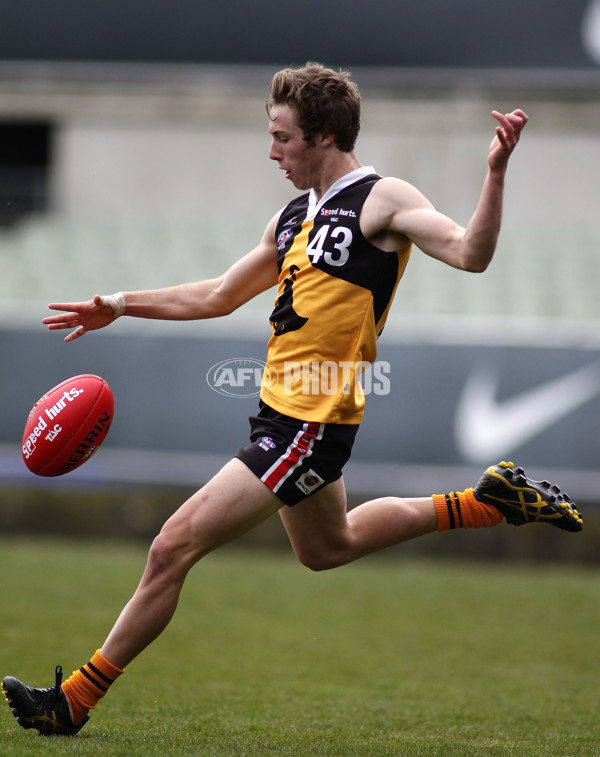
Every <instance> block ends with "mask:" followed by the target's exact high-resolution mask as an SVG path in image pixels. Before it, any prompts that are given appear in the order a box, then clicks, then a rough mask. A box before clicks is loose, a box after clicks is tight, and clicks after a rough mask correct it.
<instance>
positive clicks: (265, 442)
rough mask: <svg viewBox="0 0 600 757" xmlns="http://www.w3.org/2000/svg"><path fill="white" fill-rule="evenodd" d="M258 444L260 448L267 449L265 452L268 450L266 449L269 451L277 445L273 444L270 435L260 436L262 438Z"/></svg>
mask: <svg viewBox="0 0 600 757" xmlns="http://www.w3.org/2000/svg"><path fill="white" fill-rule="evenodd" d="M258 446H259V447H260V448H261V449H264V450H267V452H268V451H269V450H270V449H275V447H276V446H277V445H276V444H275V442H274V441H273V440H272V439H271V437H270V436H263V438H262V439H261V440H260V442H259V443H258Z"/></svg>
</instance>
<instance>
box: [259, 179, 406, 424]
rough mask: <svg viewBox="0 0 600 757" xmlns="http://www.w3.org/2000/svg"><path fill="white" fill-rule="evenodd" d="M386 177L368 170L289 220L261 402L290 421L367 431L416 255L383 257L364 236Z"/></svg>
mask: <svg viewBox="0 0 600 757" xmlns="http://www.w3.org/2000/svg"><path fill="white" fill-rule="evenodd" d="M380 178H381V177H380V176H378V175H377V174H375V173H374V172H373V171H372V169H364V168H363V169H358V170H357V171H353V172H352V173H350V174H348V175H347V176H344V177H342V178H341V179H340V180H339V181H338V182H336V183H335V184H334V185H333V187H331V188H330V190H329V191H328V192H327V193H326V194H325V195H324V196H323V198H321V201H320V202H319V203H316V202H315V196H314V192H312V191H311V192H309V193H307V194H304V195H302V196H300V197H298V198H296V199H295V200H292V202H290V203H289V204H288V205H287V206H286V207H285V208H284V210H283V211H282V213H281V216H280V218H279V222H278V224H277V229H276V242H277V250H278V255H277V265H278V268H279V288H278V296H277V300H276V302H275V308H274V310H273V312H272V314H271V317H270V321H271V325H272V327H273V334H272V336H271V338H270V340H269V343H268V353H267V367H266V369H265V372H264V376H263V382H262V386H261V399H262V400H263V401H264V402H265V403H266V404H267V405H269V406H270V407H272V408H274V409H275V410H277V411H279V412H280V413H283V414H284V415H288V416H292V417H294V418H299V419H302V420H304V421H316V422H319V423H345V424H356V423H360V420H361V418H362V415H363V410H364V402H365V400H364V391H363V387H362V385H361V382H360V375H361V373H362V372H363V371H364V370H365V369H366V368H367V367H368V365H369V364H370V363H372V362H373V361H374V360H375V357H376V355H377V345H376V340H377V336H378V335H379V334H380V333H381V330H382V329H383V326H384V324H385V320H386V318H387V314H388V311H389V308H390V306H391V303H392V300H393V297H394V294H395V291H396V287H397V285H398V282H399V280H400V277H401V276H402V274H403V272H404V268H405V267H406V264H407V262H408V258H409V256H410V247H409V248H407V249H406V250H403V251H402V252H383V251H382V250H380V249H379V248H377V247H375V246H374V245H372V244H371V243H370V242H369V241H368V240H367V239H366V238H365V237H364V235H363V233H362V231H361V229H360V214H361V211H362V207H363V205H364V203H365V200H366V199H367V197H368V196H369V193H370V192H371V190H372V188H373V186H374V185H375V183H376V182H377V181H379V180H380Z"/></svg>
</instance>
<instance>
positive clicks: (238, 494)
mask: <svg viewBox="0 0 600 757" xmlns="http://www.w3.org/2000/svg"><path fill="white" fill-rule="evenodd" d="M280 507H281V502H280V500H279V499H277V497H276V496H275V495H274V494H272V493H271V492H270V491H269V490H268V489H267V487H266V486H265V485H264V484H263V483H262V482H261V481H259V480H258V479H257V478H256V476H255V475H254V474H253V473H251V472H250V471H249V470H248V468H247V467H246V466H245V465H244V464H243V463H242V462H240V461H239V460H236V459H234V460H231V461H230V462H229V463H228V464H227V465H226V466H225V467H224V468H223V469H222V470H221V471H220V472H219V473H218V474H217V475H216V476H215V477H214V478H213V479H212V480H211V481H210V482H209V483H208V484H207V485H206V486H204V487H203V488H202V489H200V491H198V492H196V493H195V494H194V495H193V496H192V497H191V498H190V499H189V500H187V502H185V503H184V504H183V505H182V506H181V507H180V508H179V510H177V512H176V513H175V514H174V515H173V516H172V517H171V518H169V520H168V521H167V522H166V523H165V525H164V526H163V528H162V530H161V532H160V534H159V535H158V536H157V537H156V539H155V540H154V542H153V544H152V547H151V549H150V554H149V556H148V563H147V565H146V570H145V571H144V575H143V577H142V580H141V582H140V584H139V586H138V588H137V590H136V592H135V594H134V595H133V597H132V598H131V600H130V601H129V603H128V604H127V605H126V606H125V608H124V609H123V612H122V613H121V615H120V617H119V619H118V620H117V622H116V624H115V625H114V627H113V629H112V631H111V632H110V634H109V635H108V638H107V639H106V641H105V642H104V644H103V646H102V648H101V650H100V651H101V653H102V654H103V655H104V656H105V657H106V658H107V659H108V660H110V661H111V662H112V663H113V665H115V666H117V667H120V668H124V667H125V666H126V665H127V664H128V663H129V662H131V660H133V659H134V658H135V657H137V655H138V654H139V653H140V652H141V651H142V650H143V649H145V648H146V647H147V646H148V644H150V643H151V642H152V641H153V640H154V639H155V638H156V637H157V636H158V635H159V634H160V633H161V632H162V631H163V630H164V629H165V627H166V626H167V625H168V623H169V621H170V620H171V618H172V616H173V613H174V612H175V609H176V607H177V603H178V600H179V594H180V591H181V588H182V586H183V583H184V581H185V577H186V575H187V573H188V571H189V570H190V568H191V567H192V566H193V565H195V564H196V563H197V562H198V560H200V559H201V558H202V557H204V555H206V554H208V553H209V552H211V551H212V550H214V549H216V548H217V547H220V546H221V545H223V544H226V543H227V542H229V541H232V540H233V539H236V538H237V537H239V536H241V535H242V534H244V533H246V532H247V531H249V530H250V529H252V528H254V527H255V526H257V525H258V524H259V523H261V522H262V521H263V520H265V519H266V518H268V517H269V516H270V515H272V514H273V513H274V512H276V511H277V510H278V509H279V508H280Z"/></svg>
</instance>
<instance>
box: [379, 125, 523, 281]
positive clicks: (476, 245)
mask: <svg viewBox="0 0 600 757" xmlns="http://www.w3.org/2000/svg"><path fill="white" fill-rule="evenodd" d="M492 115H493V116H494V118H496V120H497V121H498V122H499V125H498V126H497V127H496V135H495V137H494V139H493V140H492V143H491V144H490V148H489V153H488V168H487V173H486V176H485V179H484V182H483V187H482V190H481V194H480V197H479V202H478V203H477V207H476V209H475V212H474V213H473V215H472V217H471V220H470V221H469V223H468V224H467V226H466V227H463V226H461V225H460V224H458V223H456V222H455V221H453V220H452V219H451V218H449V217H448V216H446V215H444V214H443V213H440V212H439V211H437V210H436V209H435V208H434V207H433V205H432V204H431V203H430V202H429V201H428V200H427V199H426V198H425V197H424V196H423V195H422V194H421V193H420V192H419V191H418V190H417V189H415V188H414V187H412V186H411V185H410V184H407V183H406V182H402V181H400V180H397V179H389V180H387V179H384V180H382V182H380V183H381V184H382V185H383V186H382V188H381V190H382V191H381V190H380V195H382V196H383V195H384V197H385V199H384V201H383V202H382V203H381V207H382V213H381V216H380V217H381V218H382V219H383V226H382V231H385V232H387V233H388V234H389V235H397V236H398V237H399V238H406V239H408V240H410V241H411V242H414V243H415V244H416V245H417V247H419V248H420V249H421V250H422V251H423V252H425V253H426V254H428V255H430V256H431V257H434V258H436V259H438V260H441V261H443V262H444V263H447V264H448V265H451V266H453V267H455V268H460V269H462V270H465V271H474V272H481V271H484V270H485V269H486V268H487V266H488V265H489V264H490V262H491V260H492V258H493V256H494V251H495V249H496V243H497V241H498V235H499V233H500V224H501V221H502V204H503V197H504V179H505V175H506V169H507V166H508V160H509V158H510V156H511V154H512V152H513V150H514V149H515V147H516V145H517V143H518V141H519V138H520V136H521V132H522V130H523V128H524V127H525V124H526V123H527V120H528V119H527V115H526V114H525V113H524V112H523V111H522V110H515V111H513V112H512V113H507V114H502V113H499V112H498V111H492ZM384 182H386V184H385V185H384ZM380 233H381V232H380Z"/></svg>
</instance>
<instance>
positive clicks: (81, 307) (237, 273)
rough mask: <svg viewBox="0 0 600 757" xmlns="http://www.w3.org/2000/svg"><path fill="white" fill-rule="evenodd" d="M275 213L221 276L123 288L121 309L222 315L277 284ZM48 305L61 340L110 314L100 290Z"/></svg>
mask: <svg viewBox="0 0 600 757" xmlns="http://www.w3.org/2000/svg"><path fill="white" fill-rule="evenodd" d="M278 218H279V213H278V214H277V215H276V216H274V217H273V218H272V219H271V221H270V222H269V225H268V226H267V228H266V229H265V233H264V234H263V237H262V239H261V241H260V242H259V244H258V246H257V247H255V248H254V249H253V250H252V251H251V252H249V253H248V254H247V255H245V256H244V257H243V258H241V259H240V260H238V261H237V262H235V263H234V264H233V265H232V266H231V267H230V268H229V269H228V270H227V271H226V272H225V273H224V274H223V275H222V276H219V277H218V278H216V279H206V280H204V281H197V282H193V283H189V284H180V285H178V286H172V287H165V288H163V289H147V290H142V291H138V292H124V293H122V294H123V297H124V305H125V314H126V315H128V316H133V317H136V318H152V319H160V320H173V321H189V320H197V319H204V318H217V317H219V316H222V315H228V314H229V313H231V312H233V311H234V310H236V309H237V308H239V307H240V306H241V305H243V304H244V303H245V302H248V301H249V300H251V299H252V298H253V297H256V295H258V294H260V293H261V292H264V291H265V290H266V289H269V288H270V287H272V286H274V285H275V284H277V279H278V269H277V247H276V243H275V227H276V225H277V220H278ZM48 307H49V308H50V309H51V310H61V311H63V312H61V313H60V314H59V315H52V316H48V317H47V318H44V319H43V321H42V323H44V324H45V325H46V326H48V328H49V329H51V330H56V329H73V330H72V331H71V333H69V334H68V335H67V336H66V337H65V341H66V342H70V341H72V340H73V339H77V338H78V337H80V336H83V334H85V333H86V332H87V331H93V330H95V329H101V328H104V327H105V326H108V325H109V324H110V323H112V322H113V321H114V320H115V314H114V311H113V309H112V307H111V306H110V304H109V302H108V301H107V298H106V297H103V296H102V295H95V296H94V297H93V299H91V300H87V301H86V302H63V303H57V302H54V303H52V304H50V305H49V306H48Z"/></svg>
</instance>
